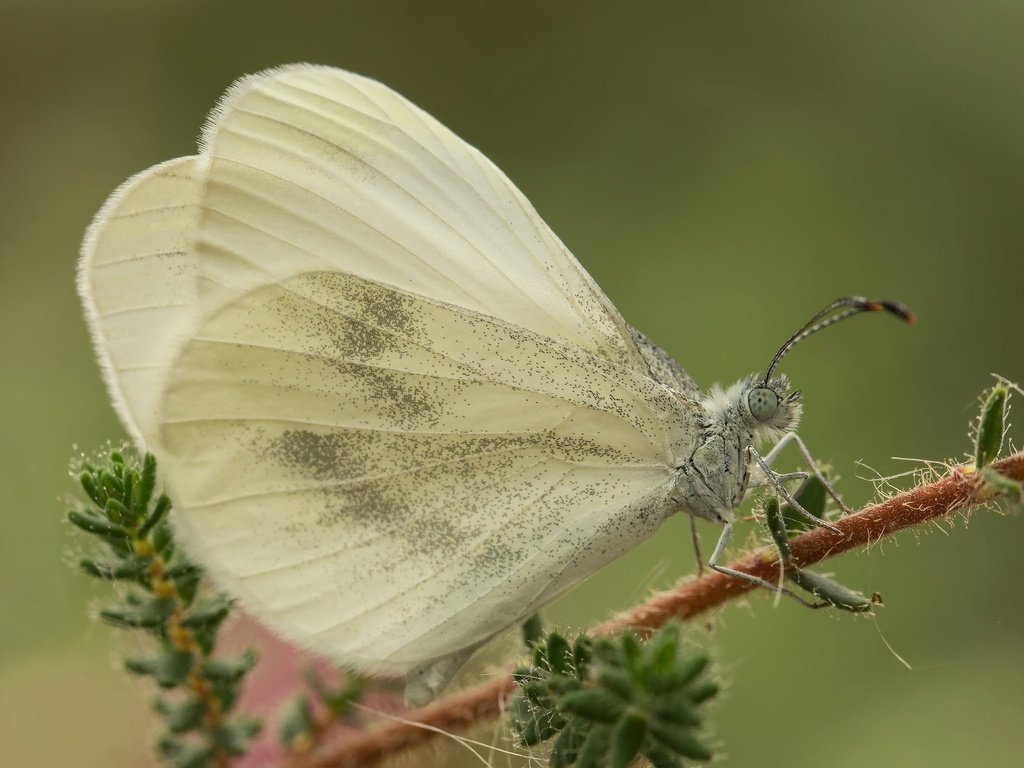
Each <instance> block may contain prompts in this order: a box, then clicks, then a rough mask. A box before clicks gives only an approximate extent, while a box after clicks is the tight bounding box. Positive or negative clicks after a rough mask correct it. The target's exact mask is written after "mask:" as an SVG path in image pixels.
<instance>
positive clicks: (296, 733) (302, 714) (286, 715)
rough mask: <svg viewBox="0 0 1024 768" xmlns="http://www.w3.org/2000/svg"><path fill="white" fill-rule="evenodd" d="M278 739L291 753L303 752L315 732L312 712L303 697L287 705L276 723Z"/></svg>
mask: <svg viewBox="0 0 1024 768" xmlns="http://www.w3.org/2000/svg"><path fill="white" fill-rule="evenodd" d="M277 728H278V738H279V739H280V740H281V743H282V744H283V745H284V746H285V748H286V749H287V750H288V751H289V752H292V753H301V752H305V751H306V750H307V749H308V747H309V746H310V745H311V743H312V740H313V734H314V731H315V722H314V720H313V710H312V709H311V708H310V706H309V700H308V699H307V698H306V697H305V696H296V697H295V698H293V699H292V700H291V702H289V703H288V705H287V706H286V708H285V710H284V712H283V713H282V715H281V719H280V721H279V722H278V726H277Z"/></svg>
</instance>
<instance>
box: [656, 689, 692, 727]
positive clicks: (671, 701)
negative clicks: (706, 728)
mask: <svg viewBox="0 0 1024 768" xmlns="http://www.w3.org/2000/svg"><path fill="white" fill-rule="evenodd" d="M653 709H654V714H655V715H656V716H657V717H658V718H660V719H662V720H666V721H668V722H670V723H675V724H676V725H685V726H690V727H693V726H695V725H700V724H701V722H702V721H703V719H704V718H703V717H702V716H701V713H700V710H699V709H698V708H697V707H696V705H695V704H694V701H693V699H692V698H691V695H690V694H689V693H686V692H685V691H679V692H677V693H674V694H670V695H668V696H660V697H658V699H657V701H656V702H655V703H654V707H653Z"/></svg>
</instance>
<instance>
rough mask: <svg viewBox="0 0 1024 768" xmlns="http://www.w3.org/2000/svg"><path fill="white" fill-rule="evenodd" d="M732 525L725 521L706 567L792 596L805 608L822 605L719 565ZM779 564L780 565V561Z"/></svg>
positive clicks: (780, 586) (783, 588) (760, 579)
mask: <svg viewBox="0 0 1024 768" xmlns="http://www.w3.org/2000/svg"><path fill="white" fill-rule="evenodd" d="M732 525H733V524H732V523H726V524H725V527H724V528H723V529H722V535H721V536H719V537H718V544H716V545H715V551H714V552H712V553H711V558H710V559H709V560H708V567H709V568H711V570H713V571H718V572H719V573H724V574H725V575H726V576H731V577H732V578H734V579H739V580H740V581H745V582H747V583H748V584H753V585H755V586H758V587H764V588H765V589H767V590H769V591H771V592H774V593H776V594H777V593H779V592H781V593H782V594H784V595H786V596H787V597H791V598H793V599H794V600H796V601H797V602H798V603H800V604H801V605H803V606H805V607H807V608H820V607H822V605H821V604H819V603H811V602H808V601H807V600H804V599H803V598H802V597H800V595H798V594H796V593H795V592H790V591H789V590H788V589H786V588H785V587H783V586H782V585H780V584H772V583H771V582H770V581H765V580H764V579H762V578H759V577H757V576H751V575H750V574H749V573H744V572H743V571H737V570H735V569H734V568H729V567H727V566H724V565H719V564H718V561H719V559H720V558H721V557H722V553H723V552H724V551H725V547H726V545H728V543H729V538H730V537H731V536H732ZM779 564H780V566H781V565H782V562H781V561H780V563H779Z"/></svg>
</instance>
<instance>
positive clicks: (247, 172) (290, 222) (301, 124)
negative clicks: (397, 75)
mask: <svg viewBox="0 0 1024 768" xmlns="http://www.w3.org/2000/svg"><path fill="white" fill-rule="evenodd" d="M201 145H202V154H203V155H204V156H206V157H208V158H209V162H210V168H209V172H208V177H207V178H208V180H207V185H206V189H205V194H204V200H203V220H202V223H201V227H200V230H199V238H198V243H197V248H198V250H199V254H200V258H201V260H202V264H203V276H204V281H203V283H202V291H203V304H204V309H205V310H206V311H214V310H215V309H216V308H217V307H219V306H222V305H224V304H226V303H230V302H231V301H233V300H234V299H235V298H237V297H238V296H240V295H242V294H244V293H246V292H247V291H248V290H251V289H252V288H254V287H256V286H258V285H261V284H266V283H268V282H274V281H276V280H280V279H283V278H287V277H288V276H290V275H295V274H300V273H302V272H309V271H319V270H335V269H338V270H343V271H345V272H348V273H349V274H354V275H358V276H360V277H364V278H367V279H370V280H374V281H376V282H379V283H383V284H385V285H391V286H394V287H396V288H398V289H400V290H403V291H406V292H409V293H416V294H419V295H421V296H426V297H429V298H432V299H436V300H439V301H444V302H447V303H449V304H453V305H455V306H459V307H465V308H467V309H471V310H474V311H477V312H483V313H485V314H489V315H492V316H494V317H497V318H500V319H502V320H505V321H507V322H510V323H512V324H514V325H518V326H521V327H524V328H529V329H530V330H533V331H536V332H538V333H541V334H544V335H546V336H550V337H552V338H557V339H562V340H564V341H566V342H568V343H570V344H573V345H575V346H578V347H581V348H583V349H586V350H589V351H592V352H595V353H597V354H601V355H603V356H605V357H607V358H608V359H610V360H613V361H615V362H618V363H620V364H622V365H624V366H627V367H633V368H637V369H640V368H641V366H642V364H643V363H642V360H641V358H640V355H639V354H638V353H637V351H636V348H635V345H634V344H633V342H632V339H631V337H630V334H629V332H628V330H627V329H626V325H625V323H624V322H623V320H622V318H621V317H620V316H619V314H618V312H617V311H616V310H615V308H614V307H613V306H612V304H611V302H610V301H609V300H608V299H607V298H606V297H605V296H604V294H603V293H602V292H601V290H600V289H599V288H598V287H597V285H596V284H595V283H594V281H593V280H592V279H591V278H590V276H589V275H587V273H586V272H585V271H584V270H583V268H582V267H581V266H580V265H579V263H578V262H577V261H576V259H575V258H573V256H572V254H570V253H569V251H568V250H567V249H566V248H565V246H564V245H562V243H561V242H560V241H559V240H558V238H557V237H556V236H555V235H554V233H553V232H552V231H551V230H550V229H549V228H548V226H547V225H546V224H545V223H544V222H543V220H541V218H540V217H539V216H538V215H537V213H536V211H535V210H534V209H533V207H532V206H531V205H530V203H529V202H528V201H527V200H526V198H525V197H523V195H522V194H521V193H520V192H519V190H518V189H516V187H515V186H514V185H513V184H512V182H511V181H509V179H508V178H507V177H506V176H505V175H504V174H503V173H502V172H501V171H500V170H499V169H498V168H497V167H496V166H495V165H494V164H493V163H491V162H490V161H489V160H488V159H487V158H486V157H484V156H483V155H482V154H481V153H480V152H478V151H477V150H476V149H474V148H473V147H471V146H470V145H469V144H467V143H466V142H464V141H462V140H461V139H460V138H458V137H457V136H455V135H454V134H453V133H452V132H451V131H449V130H448V129H447V128H445V127H444V126H443V125H441V124H440V123H439V122H438V121H437V120H435V119H434V118H433V117H431V116H430V115H428V114H427V113H426V112H424V111H422V110H421V109H419V108H418V107H416V106H414V105H413V104H411V103H410V102H408V101H407V100H406V99H404V98H403V97H402V96H400V95H398V94H397V93H395V92H394V91H392V90H391V89H389V88H387V87H386V86H384V85H382V84H381V83H378V82H376V81H374V80H370V79H368V78H365V77H360V76H358V75H354V74H352V73H349V72H344V71H342V70H338V69H333V68H329V67H317V66H310V65H295V66H289V67H283V68H281V69H277V70H272V71H270V72H269V73H264V74H261V75H256V76H253V77H249V78H245V79H243V80H241V81H240V82H239V83H238V84H237V85H235V86H234V87H233V88H232V89H231V90H230V91H229V92H228V94H227V95H226V96H225V98H224V99H223V100H222V103H221V104H220V106H219V107H218V108H217V110H215V112H214V114H213V115H212V116H211V118H210V120H209V121H208V123H207V126H206V129H205V130H204V132H203V137H202V140H201Z"/></svg>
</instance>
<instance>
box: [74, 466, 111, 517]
mask: <svg viewBox="0 0 1024 768" xmlns="http://www.w3.org/2000/svg"><path fill="white" fill-rule="evenodd" d="M94 472H95V470H92V471H90V470H85V471H83V472H81V473H80V474H79V475H78V482H79V484H80V485H81V486H82V490H83V491H85V495H86V496H88V497H89V498H90V499H91V500H92V502H93V503H94V504H95V505H96V506H97V507H100V508H101V509H102V507H103V505H104V504H106V503H107V497H106V496H105V495H104V493H103V491H101V490H100V487H99V485H98V483H97V482H96V476H95V474H94Z"/></svg>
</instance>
